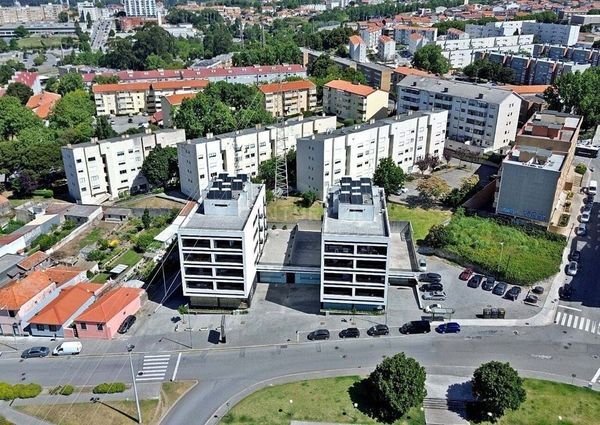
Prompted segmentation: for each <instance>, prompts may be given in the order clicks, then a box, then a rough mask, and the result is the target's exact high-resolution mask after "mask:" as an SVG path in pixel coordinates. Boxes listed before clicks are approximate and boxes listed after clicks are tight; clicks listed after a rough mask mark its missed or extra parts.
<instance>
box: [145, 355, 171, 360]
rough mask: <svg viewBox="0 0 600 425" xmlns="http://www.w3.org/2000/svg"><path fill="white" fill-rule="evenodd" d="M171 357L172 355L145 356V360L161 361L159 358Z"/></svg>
mask: <svg viewBox="0 0 600 425" xmlns="http://www.w3.org/2000/svg"><path fill="white" fill-rule="evenodd" d="M169 357H171V355H170V354H161V355H160V356H150V355H146V356H144V358H145V359H159V358H169Z"/></svg>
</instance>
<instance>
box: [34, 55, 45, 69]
mask: <svg viewBox="0 0 600 425" xmlns="http://www.w3.org/2000/svg"><path fill="white" fill-rule="evenodd" d="M44 62H46V55H43V54H39V55H37V56H36V57H35V58H33V64H34V65H35V66H41V65H42V64H43V63H44Z"/></svg>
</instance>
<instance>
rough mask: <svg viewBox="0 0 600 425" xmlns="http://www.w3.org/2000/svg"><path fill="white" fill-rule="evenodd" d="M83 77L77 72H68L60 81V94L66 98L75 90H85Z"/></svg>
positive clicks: (58, 89) (58, 88)
mask: <svg viewBox="0 0 600 425" xmlns="http://www.w3.org/2000/svg"><path fill="white" fill-rule="evenodd" d="M84 89H85V86H84V85H83V77H82V76H81V75H80V74H79V73H77V72H67V73H66V74H65V75H63V76H62V77H60V80H58V87H57V91H58V94H60V95H61V96H64V95H65V94H67V93H70V92H73V91H75V90H84Z"/></svg>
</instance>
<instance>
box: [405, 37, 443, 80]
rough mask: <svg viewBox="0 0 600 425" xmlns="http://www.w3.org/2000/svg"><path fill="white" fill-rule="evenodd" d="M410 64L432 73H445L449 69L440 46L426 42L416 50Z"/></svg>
mask: <svg viewBox="0 0 600 425" xmlns="http://www.w3.org/2000/svg"><path fill="white" fill-rule="evenodd" d="M412 65H413V66H414V67H415V68H419V69H422V70H425V71H429V72H433V73H434V74H445V73H447V72H448V71H450V62H449V61H448V59H446V58H445V57H444V56H443V55H442V48H441V46H437V45H435V44H428V45H426V46H424V47H421V48H420V49H419V50H417V51H416V52H415V54H414V56H413V60H412Z"/></svg>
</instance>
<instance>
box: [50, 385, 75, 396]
mask: <svg viewBox="0 0 600 425" xmlns="http://www.w3.org/2000/svg"><path fill="white" fill-rule="evenodd" d="M73 391H75V387H73V385H69V384H67V385H62V386H61V385H59V386H58V387H54V388H52V389H51V390H50V394H52V395H56V394H60V395H71V394H73Z"/></svg>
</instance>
